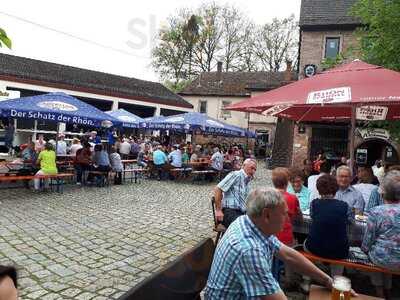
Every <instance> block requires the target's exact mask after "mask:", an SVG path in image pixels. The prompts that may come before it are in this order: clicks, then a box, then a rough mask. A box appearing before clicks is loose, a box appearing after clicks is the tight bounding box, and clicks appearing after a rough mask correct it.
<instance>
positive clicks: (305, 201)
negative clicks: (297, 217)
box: [287, 184, 311, 212]
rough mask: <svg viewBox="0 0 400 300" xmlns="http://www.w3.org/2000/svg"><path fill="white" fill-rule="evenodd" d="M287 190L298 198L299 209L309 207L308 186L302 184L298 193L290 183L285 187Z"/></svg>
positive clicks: (303, 209) (302, 209) (304, 209)
mask: <svg viewBox="0 0 400 300" xmlns="http://www.w3.org/2000/svg"><path fill="white" fill-rule="evenodd" d="M287 192H288V193H290V194H292V195H295V196H296V197H297V199H299V202H300V209H301V211H303V212H304V211H306V210H308V209H310V195H311V193H310V191H309V189H308V188H306V187H305V186H304V185H302V186H301V190H300V192H299V193H296V192H295V191H294V189H293V187H292V185H291V184H289V185H288V187H287Z"/></svg>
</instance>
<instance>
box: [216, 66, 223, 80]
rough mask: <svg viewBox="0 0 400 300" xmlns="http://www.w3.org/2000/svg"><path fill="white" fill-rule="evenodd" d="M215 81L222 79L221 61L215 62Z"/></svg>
mask: <svg viewBox="0 0 400 300" xmlns="http://www.w3.org/2000/svg"><path fill="white" fill-rule="evenodd" d="M217 81H222V61H219V62H218V63H217Z"/></svg>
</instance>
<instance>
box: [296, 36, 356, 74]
mask: <svg viewBox="0 0 400 300" xmlns="http://www.w3.org/2000/svg"><path fill="white" fill-rule="evenodd" d="M326 37H340V49H341V50H340V52H341V53H342V54H344V55H345V56H347V55H349V54H350V55H349V57H348V59H347V61H352V60H354V59H356V58H358V53H357V51H355V50H354V51H352V53H349V51H348V50H350V49H355V48H357V45H358V41H357V38H356V36H355V34H354V31H353V30H340V31H339V30H337V31H302V33H301V49H300V74H299V79H301V78H304V66H305V65H308V64H314V65H316V66H317V71H322V69H321V66H320V65H321V61H322V60H323V59H324V55H325V38H326Z"/></svg>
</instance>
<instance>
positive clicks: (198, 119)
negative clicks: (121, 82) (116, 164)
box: [140, 112, 255, 137]
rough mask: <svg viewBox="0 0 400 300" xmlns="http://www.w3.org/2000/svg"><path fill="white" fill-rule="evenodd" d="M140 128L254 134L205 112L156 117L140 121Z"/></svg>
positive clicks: (237, 134)
mask: <svg viewBox="0 0 400 300" xmlns="http://www.w3.org/2000/svg"><path fill="white" fill-rule="evenodd" d="M140 126H141V127H142V128H146V129H162V130H176V131H184V132H187V133H188V132H193V131H197V130H200V131H201V132H204V133H206V134H213V135H225V136H234V137H254V136H255V134H254V133H251V132H250V131H248V130H245V129H243V128H240V127H237V126H232V125H229V124H226V123H223V122H220V121H218V120H215V119H213V118H210V117H208V116H207V115H205V114H201V113H197V112H188V113H184V114H179V115H175V116H170V117H156V118H152V119H150V120H146V121H145V122H142V123H140Z"/></svg>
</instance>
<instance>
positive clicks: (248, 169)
mask: <svg viewBox="0 0 400 300" xmlns="http://www.w3.org/2000/svg"><path fill="white" fill-rule="evenodd" d="M242 168H243V171H244V172H245V173H246V175H247V176H249V177H254V174H255V173H256V171H257V162H256V161H255V160H254V159H252V158H248V159H246V160H245V161H244V162H243V167H242Z"/></svg>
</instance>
